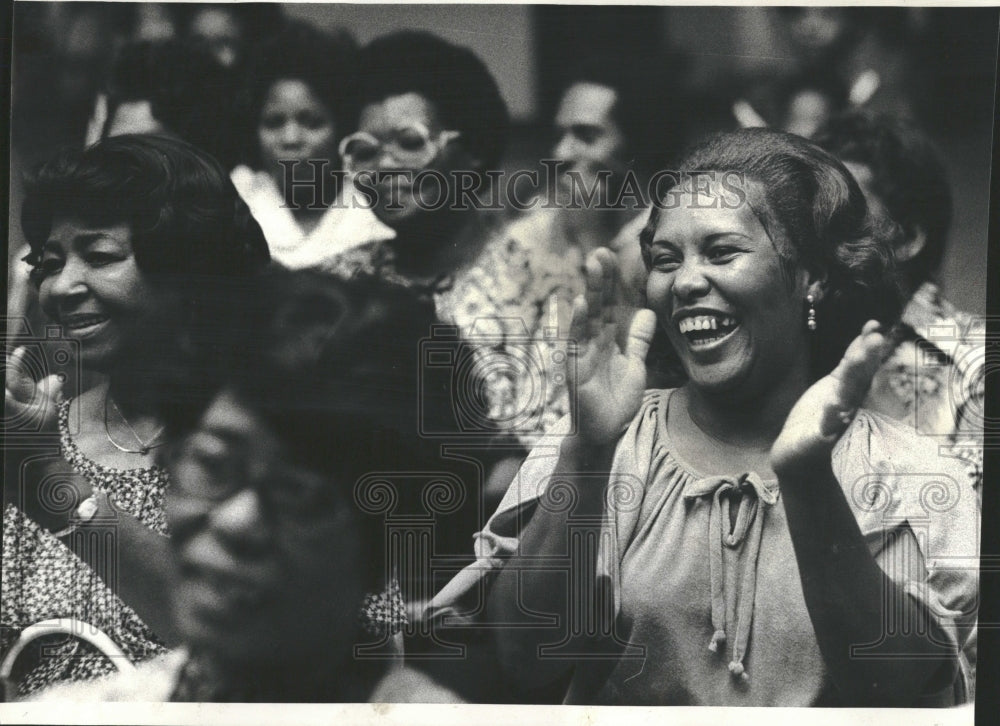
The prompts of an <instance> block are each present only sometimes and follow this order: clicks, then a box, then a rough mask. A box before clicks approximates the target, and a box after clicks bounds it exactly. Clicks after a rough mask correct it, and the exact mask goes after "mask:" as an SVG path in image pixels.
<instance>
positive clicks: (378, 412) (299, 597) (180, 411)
mask: <svg viewBox="0 0 1000 726" xmlns="http://www.w3.org/2000/svg"><path fill="white" fill-rule="evenodd" d="M227 310H228V314H226V313H223V314H220V315H218V316H217V317H216V318H215V320H214V322H213V325H214V327H215V329H216V330H217V331H218V332H217V336H218V337H217V342H218V349H217V350H211V351H208V355H200V354H199V351H198V349H193V350H194V352H195V354H194V355H189V354H188V351H189V350H192V348H191V347H190V346H188V345H187V344H185V343H181V344H179V345H176V346H174V348H175V349H176V351H177V355H174V356H171V357H169V359H167V360H165V363H166V364H167V365H165V366H163V368H162V370H161V372H160V373H158V374H157V375H156V376H155V378H154V379H153V380H155V381H157V382H158V383H157V384H156V385H155V386H154V387H155V389H156V390H157V391H158V392H159V394H158V395H159V397H160V398H161V399H162V405H160V406H159V407H158V408H159V410H160V411H161V413H162V415H163V420H164V421H165V422H166V424H167V438H168V442H169V443H168V444H167V446H165V447H164V449H163V452H164V455H163V457H162V459H163V462H164V464H165V466H166V467H167V468H168V470H169V471H170V475H171V488H170V492H169V493H168V495H167V508H168V514H169V519H170V525H171V538H170V549H171V555H172V556H173V557H174V558H175V560H176V561H177V562H178V567H177V572H178V577H177V579H176V581H175V585H174V587H173V588H171V592H170V598H169V599H170V602H171V604H172V607H173V609H174V612H175V618H176V621H177V626H178V629H179V630H180V631H181V640H182V642H183V645H184V647H183V648H180V649H178V650H176V651H175V652H173V653H170V654H169V655H166V656H163V657H162V658H156V659H153V660H151V661H149V662H148V663H144V664H141V665H140V666H139V667H138V668H137V669H136V671H135V672H131V673H121V674H116V675H114V676H112V677H110V678H107V679H102V680H100V681H97V682H92V683H81V684H66V685H60V686H59V687H56V688H53V689H50V690H47V691H45V692H44V693H41V694H38V698H39V699H42V700H59V701H65V700H78V701H94V700H115V701H167V700H172V701H199V702H288V701H292V702H340V701H366V700H373V701H382V702H392V701H454V700H456V697H455V695H454V694H452V693H450V692H449V691H447V690H445V689H443V688H441V687H440V686H438V685H436V684H435V683H434V682H433V680H432V679H431V678H429V677H428V676H426V675H422V674H421V673H420V672H418V671H417V670H416V669H414V668H410V667H400V666H401V665H402V664H401V661H400V659H399V657H398V655H399V654H398V649H397V647H396V646H397V645H398V642H399V641H398V638H396V637H394V635H395V634H396V633H397V632H398V631H399V630H400V628H401V627H402V626H403V625H404V623H405V619H406V613H405V610H404V609H403V604H402V600H401V598H400V595H399V590H398V588H396V587H395V586H394V584H393V579H392V578H391V577H390V576H389V575H390V573H391V572H392V571H393V570H394V569H395V567H394V563H396V562H398V560H396V559H395V557H393V559H392V560H391V561H390V560H389V552H391V551H392V549H393V547H394V544H396V545H398V543H399V542H398V540H396V539H395V538H394V537H391V536H387V532H386V525H387V524H388V522H387V520H388V519H389V518H391V517H393V515H394V514H396V511H397V510H396V508H397V507H398V506H401V505H402V504H403V500H404V499H405V498H406V497H408V496H409V494H408V493H407V491H406V490H407V489H412V487H411V486H409V484H410V483H411V482H412V473H413V472H414V471H422V470H427V467H426V466H423V465H424V464H427V463H428V462H429V459H428V458H427V457H428V456H434V457H435V458H436V455H437V446H436V445H435V444H434V443H433V442H428V441H427V440H425V439H423V438H422V437H421V436H420V432H419V427H418V424H417V420H418V416H417V409H418V401H420V403H419V406H420V407H422V408H423V409H424V411H425V413H426V407H427V406H428V405H443V406H445V407H447V406H448V401H447V400H443V399H438V400H437V401H436V403H435V402H433V401H429V400H427V399H426V398H425V399H423V400H421V399H420V397H419V396H418V395H417V394H418V383H419V370H418V368H417V366H415V365H413V361H415V360H416V358H417V352H418V350H419V348H420V344H421V340H422V338H423V337H424V336H426V334H427V330H428V329H429V328H430V326H431V325H432V324H433V323H434V322H435V318H434V309H433V307H432V306H431V305H430V304H429V303H427V302H426V301H424V302H421V301H420V300H419V299H418V298H417V296H416V295H414V294H413V293H412V292H410V291H406V290H404V289H399V288H397V287H396V286H392V285H388V284H385V283H382V282H379V281H375V280H364V281H362V280H353V281H343V280H338V279H336V278H334V277H331V276H330V275H326V274H323V273H321V272H317V271H313V270H298V271H294V272H290V271H287V270H283V269H274V270H272V271H270V272H269V273H267V274H265V275H262V276H260V277H259V278H257V280H256V281H255V284H254V285H252V286H247V287H245V288H243V289H241V290H237V291H235V292H234V294H233V295H232V297H231V298H230V301H229V304H228V306H227ZM182 337H183V336H182ZM201 352H202V353H204V352H205V351H204V350H202V351H201ZM443 479H447V477H445V476H443V475H442V474H441V473H440V472H438V473H436V474H434V475H433V476H432V477H431V478H430V479H428V480H425V481H424V482H423V486H421V487H420V488H419V490H418V491H416V492H413V493H414V494H416V495H417V496H418V497H423V498H428V499H434V500H436V501H438V502H441V503H443V502H445V500H452V501H454V499H455V498H456V497H459V496H461V495H462V493H461V491H459V489H458V488H451V487H450V485H448V484H446V483H445V482H443V481H442V480H443ZM453 483H455V484H457V483H458V482H457V480H453ZM400 485H403V486H400ZM397 524H398V519H397ZM396 531H399V530H398V528H397V530H396ZM387 581H388V583H389V586H388V587H386V584H387ZM375 593H378V594H375Z"/></svg>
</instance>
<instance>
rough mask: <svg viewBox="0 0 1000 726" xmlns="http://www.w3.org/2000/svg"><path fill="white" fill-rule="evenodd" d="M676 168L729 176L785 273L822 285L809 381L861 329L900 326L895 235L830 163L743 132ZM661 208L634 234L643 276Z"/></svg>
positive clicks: (787, 143)
mask: <svg viewBox="0 0 1000 726" xmlns="http://www.w3.org/2000/svg"><path fill="white" fill-rule="evenodd" d="M679 168H680V169H681V170H682V174H684V173H687V174H690V173H701V172H709V173H710V172H715V173H718V174H725V175H727V178H728V179H729V184H730V186H732V185H733V184H734V182H736V181H737V180H738V183H739V184H740V186H741V188H742V190H743V194H742V195H740V197H741V199H742V200H743V201H745V202H746V203H747V204H749V205H750V208H751V209H752V211H753V213H754V215H755V216H756V217H757V219H758V220H760V223H761V225H762V226H763V227H764V229H765V231H766V232H767V234H768V236H770V238H771V239H772V240H773V241H774V243H775V248H776V249H777V251H778V254H779V255H780V256H781V258H782V262H783V266H784V268H785V269H786V270H787V271H789V272H790V271H791V270H792V269H794V268H795V267H798V266H801V267H804V268H806V269H809V270H811V271H813V272H814V273H816V274H817V275H820V276H823V277H825V280H826V285H825V294H824V296H823V298H822V300H820V301H819V302H817V303H816V319H817V322H818V324H819V329H818V331H817V333H816V334H814V335H812V336H811V338H812V341H813V350H812V362H813V373H814V375H816V376H820V375H823V374H825V373H827V372H829V371H830V370H832V369H833V367H834V366H835V365H836V364H837V362H838V361H839V360H840V358H841V356H842V355H843V353H844V351H845V350H846V348H847V346H848V344H849V343H850V341H851V340H853V339H854V337H855V336H857V335H858V333H859V332H860V331H861V327H862V325H864V323H865V321H867V320H871V319H875V320H879V321H880V322H882V323H885V324H891V323H893V322H895V320H896V319H897V318H898V316H899V312H900V309H901V305H900V294H899V288H898V286H897V284H896V281H895V276H894V270H893V263H892V260H893V257H892V243H893V241H894V240H895V236H896V235H898V234H899V228H898V227H897V226H895V225H893V224H891V223H886V222H885V221H884V220H880V219H877V218H874V217H873V216H872V215H870V214H869V212H868V205H867V203H866V201H865V197H864V194H863V193H862V191H861V188H860V187H859V186H858V184H857V182H856V181H855V180H854V177H853V176H851V173H850V172H849V171H848V170H847V169H846V168H845V167H844V165H843V164H842V163H840V162H839V161H838V160H837V159H836V158H834V157H833V156H832V155H830V154H829V153H827V152H826V151H823V150H822V149H820V148H819V147H817V146H815V145H814V144H812V143H810V142H809V141H806V140H805V139H803V138H801V137H798V136H794V135H792V134H786V133H782V132H780V131H772V130H769V129H743V130H740V131H734V132H729V133H722V134H718V135H715V136H712V137H710V138H709V139H708V140H706V141H705V142H703V143H702V144H701V145H699V146H697V147H696V148H695V149H694V150H693V151H691V152H690V153H689V154H688V155H687V157H686V159H685V160H684V161H683V162H682V163H681V164H680V167H679ZM659 202H660V203H659V204H656V205H654V206H653V209H652V211H651V213H650V218H649V222H648V223H647V224H646V227H645V228H644V229H643V231H642V233H641V234H640V244H641V245H642V254H643V259H644V260H645V262H646V266H647V268H648V267H649V266H650V245H651V243H652V240H653V234H654V232H655V230H656V226H657V224H658V222H659V217H660V214H661V213H662V212H661V209H662V208H663V207H666V206H668V205H667V203H666V200H665V199H661V200H659ZM802 324H803V326H804V325H805V324H806V302H805V300H803V301H802Z"/></svg>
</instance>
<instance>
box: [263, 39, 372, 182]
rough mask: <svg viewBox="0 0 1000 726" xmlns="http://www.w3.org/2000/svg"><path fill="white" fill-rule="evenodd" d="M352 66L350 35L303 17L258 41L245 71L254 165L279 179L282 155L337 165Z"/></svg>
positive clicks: (347, 118) (351, 110)
mask: <svg viewBox="0 0 1000 726" xmlns="http://www.w3.org/2000/svg"><path fill="white" fill-rule="evenodd" d="M356 67H357V65H356V50H355V46H354V41H353V39H352V38H351V37H350V36H349V35H346V34H340V35H331V34H329V33H325V32H323V31H321V30H318V29H317V28H315V27H313V26H311V25H309V24H307V23H301V22H290V23H288V24H287V25H286V26H285V28H284V29H283V30H282V31H281V32H280V33H278V34H277V35H275V36H274V37H272V38H271V39H269V40H268V41H266V42H265V43H263V44H261V46H260V48H259V49H258V52H257V53H256V55H255V57H254V59H253V62H252V67H251V70H250V72H249V77H250V78H251V79H252V80H251V90H250V109H249V116H250V119H251V121H252V123H253V126H254V138H255V141H256V144H255V145H256V152H257V154H256V155H257V158H256V160H255V162H256V163H255V166H258V168H262V169H264V170H265V171H267V172H268V173H269V174H270V175H271V176H272V178H274V179H275V180H278V181H281V180H283V179H284V174H285V172H284V169H283V167H282V166H281V164H279V162H280V161H282V160H288V161H300V162H304V161H307V160H310V159H315V160H320V161H326V162H329V163H330V164H331V166H332V167H333V168H338V167H339V159H338V157H337V142H338V141H339V139H340V137H341V136H342V135H343V134H344V133H345V132H346V131H347V130H349V129H350V128H352V127H353V125H354V120H355V106H354V104H353V91H354V83H355V69H356ZM310 173H311V170H310Z"/></svg>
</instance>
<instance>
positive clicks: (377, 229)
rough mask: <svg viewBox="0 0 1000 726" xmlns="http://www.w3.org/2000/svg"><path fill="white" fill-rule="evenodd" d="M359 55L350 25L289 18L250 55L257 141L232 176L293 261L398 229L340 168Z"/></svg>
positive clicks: (276, 250) (275, 250)
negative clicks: (337, 28) (339, 29)
mask: <svg viewBox="0 0 1000 726" xmlns="http://www.w3.org/2000/svg"><path fill="white" fill-rule="evenodd" d="M356 54H357V51H356V48H355V46H354V39H353V38H351V37H350V36H349V35H347V34H346V33H341V34H339V35H332V34H328V33H325V32H323V31H320V30H317V29H316V28H313V27H312V26H310V25H308V24H306V23H301V22H289V23H288V24H287V25H286V27H285V28H284V29H283V30H282V31H281V32H280V33H278V34H277V35H275V36H274V37H272V38H270V39H269V40H268V41H267V42H265V43H263V44H262V45H261V46H260V47H259V48H258V49H257V52H256V53H255V54H254V55H253V57H252V58H251V60H250V67H249V69H248V72H247V78H248V79H249V81H248V84H249V93H248V95H249V99H248V105H249V108H248V109H247V122H248V124H249V126H250V128H249V130H248V134H247V136H248V140H247V145H248V146H249V147H250V148H249V149H248V150H247V151H246V152H245V154H244V155H245V157H246V160H245V161H246V163H245V164H243V165H240V166H237V167H236V168H235V169H233V173H232V179H233V183H234V184H235V185H236V188H237V190H239V192H240V196H242V197H243V199H244V200H245V201H246V203H247V204H248V205H249V206H250V211H252V212H253V215H254V217H255V218H256V219H257V221H258V222H259V223H260V226H261V228H262V229H263V230H264V236H265V237H267V243H268V246H269V247H270V249H271V255H272V256H273V257H274V258H275V259H276V260H277V261H278V262H280V263H281V264H283V265H285V266H286V267H291V268H293V269H297V268H303V267H312V266H315V265H319V264H322V263H323V262H324V261H325V260H328V259H330V258H331V257H335V256H336V255H337V254H339V253H340V252H343V251H344V250H347V249H350V248H351V247H353V246H356V245H359V244H364V243H366V242H370V241H372V240H382V239H388V238H390V237H392V236H393V234H394V233H393V231H392V229H390V228H389V227H386V226H385V225H384V224H382V223H380V222H379V221H378V220H377V219H376V218H375V217H374V216H373V215H372V213H371V212H370V211H369V210H368V209H367V205H366V204H364V200H363V199H362V198H361V197H360V196H359V195H358V194H357V193H356V190H355V189H354V186H353V185H352V184H350V182H349V181H346V182H345V180H344V178H343V177H338V176H336V172H339V171H340V160H339V157H338V156H337V143H338V142H339V140H340V139H341V138H342V137H343V136H344V134H345V133H346V132H347V131H348V130H350V129H351V128H352V127H353V125H354V122H355V113H354V100H353V91H354V83H355V77H356ZM296 181H297V183H296ZM290 185H291V188H289V187H290Z"/></svg>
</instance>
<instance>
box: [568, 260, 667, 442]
mask: <svg viewBox="0 0 1000 726" xmlns="http://www.w3.org/2000/svg"><path fill="white" fill-rule="evenodd" d="M586 269H587V288H586V292H585V294H584V295H581V296H579V297H578V298H577V299H576V300H575V301H574V303H573V323H572V326H571V328H570V339H571V340H572V341H575V344H576V365H575V366H570V367H569V372H570V375H569V391H570V412H571V415H572V416H573V420H574V424H575V429H576V431H577V432H578V434H579V436H580V437H581V439H582V440H583V441H584V442H586V443H588V444H595V445H603V444H608V443H611V442H613V441H614V440H615V439H617V437H618V436H620V435H621V433H622V432H623V431H624V430H625V428H626V427H627V426H628V424H629V422H631V420H632V419H633V418H634V417H635V415H636V413H637V412H638V411H639V407H640V405H641V404H642V394H643V391H645V388H646V353H647V352H648V351H649V345H650V343H651V342H652V339H653V333H654V332H655V330H656V315H655V314H654V313H653V311H651V310H639V311H638V312H636V313H635V315H634V316H633V317H632V321H631V324H630V326H629V331H628V338H627V340H626V343H625V348H624V350H622V348H621V346H619V345H618V342H617V340H616V333H617V328H618V325H617V321H616V315H615V312H616V303H617V301H618V297H617V295H618V291H617V285H618V260H617V258H616V256H615V254H614V253H613V252H611V250H608V249H606V248H604V247H601V248H599V249H597V250H594V252H592V253H591V254H590V256H589V257H588V258H587V264H586Z"/></svg>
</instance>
